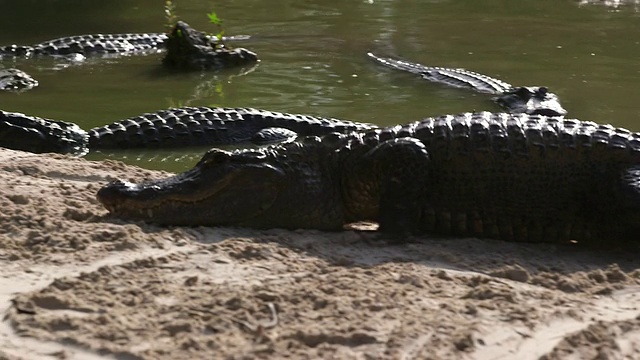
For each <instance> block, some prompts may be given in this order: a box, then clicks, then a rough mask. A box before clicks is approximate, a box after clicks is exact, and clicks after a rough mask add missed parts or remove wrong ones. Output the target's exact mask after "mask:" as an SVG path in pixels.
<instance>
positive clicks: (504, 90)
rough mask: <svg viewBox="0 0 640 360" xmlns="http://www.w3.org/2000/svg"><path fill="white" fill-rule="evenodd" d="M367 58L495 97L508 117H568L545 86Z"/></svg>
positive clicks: (390, 60)
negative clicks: (523, 115)
mask: <svg viewBox="0 0 640 360" xmlns="http://www.w3.org/2000/svg"><path fill="white" fill-rule="evenodd" d="M367 55H368V56H369V57H371V58H372V59H374V60H375V61H376V62H378V63H380V64H382V65H385V66H387V67H390V68H393V69H397V70H402V71H407V72H410V73H412V74H417V75H420V76H421V77H422V78H424V79H426V80H429V81H433V82H437V83H441V84H446V85H449V86H453V87H459V88H466V89H472V90H475V91H478V92H481V93H486V94H493V95H496V96H495V97H494V98H493V101H495V102H496V103H497V104H498V105H500V106H501V107H502V108H503V109H505V110H506V111H508V112H510V113H516V114H517V113H524V114H529V115H535V114H540V115H546V116H563V115H566V114H567V111H566V110H565V109H564V108H563V107H562V105H561V104H560V100H559V99H558V96H557V95H556V94H554V93H552V92H549V89H547V88H546V87H544V86H513V85H511V84H509V83H506V82H504V81H502V80H499V79H496V78H492V77H490V76H487V75H484V74H479V73H476V72H473V71H469V70H465V69H450V68H442V67H434V66H424V65H421V64H416V63H412V62H409V61H406V60H399V59H393V58H388V57H380V56H377V55H374V54H373V53H368V54H367Z"/></svg>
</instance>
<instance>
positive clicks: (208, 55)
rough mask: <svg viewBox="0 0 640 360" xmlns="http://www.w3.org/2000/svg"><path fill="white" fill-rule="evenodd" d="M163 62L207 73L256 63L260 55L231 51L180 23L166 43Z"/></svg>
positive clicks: (240, 49)
mask: <svg viewBox="0 0 640 360" xmlns="http://www.w3.org/2000/svg"><path fill="white" fill-rule="evenodd" d="M166 47H167V55H166V56H165V58H164V59H163V60H162V63H163V64H164V65H165V66H167V67H170V68H178V69H189V70H204V69H222V68H228V67H234V66H242V65H248V64H253V63H255V62H256V61H258V56H257V55H256V54H255V53H254V52H252V51H249V50H247V49H243V48H235V49H232V48H229V47H225V46H224V45H223V44H221V43H219V42H218V41H217V40H212V39H211V38H210V37H209V36H208V35H207V34H205V33H203V32H201V31H197V30H195V29H193V28H191V27H190V26H189V25H188V24H187V23H185V22H183V21H178V22H177V23H176V25H175V26H174V28H173V30H172V31H171V33H170V34H169V38H168V39H167V42H166Z"/></svg>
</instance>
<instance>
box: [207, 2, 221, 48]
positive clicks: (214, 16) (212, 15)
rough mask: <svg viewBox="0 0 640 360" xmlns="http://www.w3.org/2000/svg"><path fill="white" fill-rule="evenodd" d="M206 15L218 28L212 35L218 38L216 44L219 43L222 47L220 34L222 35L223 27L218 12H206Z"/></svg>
mask: <svg viewBox="0 0 640 360" xmlns="http://www.w3.org/2000/svg"><path fill="white" fill-rule="evenodd" d="M207 17H208V18H209V22H210V23H212V24H213V25H215V26H216V27H217V28H218V32H217V33H216V34H215V35H213V36H215V37H216V38H217V39H218V44H220V46H221V47H224V43H223V42H222V36H223V35H224V29H223V28H222V19H220V18H219V17H218V14H216V12H215V11H212V12H210V13H208V14H207Z"/></svg>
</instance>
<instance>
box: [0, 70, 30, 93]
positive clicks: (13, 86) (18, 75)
mask: <svg viewBox="0 0 640 360" xmlns="http://www.w3.org/2000/svg"><path fill="white" fill-rule="evenodd" d="M36 86H38V81H37V80H36V79H34V78H32V77H31V76H30V75H29V74H27V73H25V72H24V71H22V70H18V69H0V90H4V91H12V92H23V91H27V90H31V89H33V88H34V87H36Z"/></svg>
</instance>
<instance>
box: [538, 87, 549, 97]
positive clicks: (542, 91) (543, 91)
mask: <svg viewBox="0 0 640 360" xmlns="http://www.w3.org/2000/svg"><path fill="white" fill-rule="evenodd" d="M548 92H549V89H547V87H546V86H540V87H539V88H538V94H539V95H541V96H545V95H547V93H548Z"/></svg>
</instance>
